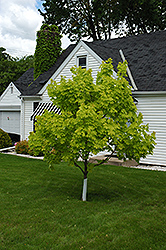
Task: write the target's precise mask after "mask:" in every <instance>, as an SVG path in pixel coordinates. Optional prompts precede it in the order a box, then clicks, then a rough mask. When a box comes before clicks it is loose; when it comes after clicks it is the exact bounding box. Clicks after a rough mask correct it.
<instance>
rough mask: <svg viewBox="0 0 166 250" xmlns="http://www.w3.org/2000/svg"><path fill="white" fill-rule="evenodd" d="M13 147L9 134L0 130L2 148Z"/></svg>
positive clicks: (0, 146) (0, 145)
mask: <svg viewBox="0 0 166 250" xmlns="http://www.w3.org/2000/svg"><path fill="white" fill-rule="evenodd" d="M10 146H12V140H11V138H10V136H9V135H8V133H6V132H5V131H3V130H2V129H0V148H7V147H10Z"/></svg>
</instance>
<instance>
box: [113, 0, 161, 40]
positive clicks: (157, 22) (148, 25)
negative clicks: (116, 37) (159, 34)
mask: <svg viewBox="0 0 166 250" xmlns="http://www.w3.org/2000/svg"><path fill="white" fill-rule="evenodd" d="M113 23H114V28H115V29H116V31H117V32H118V33H119V34H121V35H124V34H127V35H137V34H141V33H148V32H151V31H158V30H164V29H165V28H166V1H165V0H161V1H160V0H123V1H122V0H120V1H118V4H116V5H114V13H113Z"/></svg>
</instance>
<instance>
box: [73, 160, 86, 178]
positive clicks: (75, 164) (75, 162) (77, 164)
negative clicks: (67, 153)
mask: <svg viewBox="0 0 166 250" xmlns="http://www.w3.org/2000/svg"><path fill="white" fill-rule="evenodd" d="M74 165H75V166H76V167H77V168H79V169H80V170H81V172H82V173H83V174H84V175H85V172H84V170H83V169H82V168H81V167H80V166H79V165H78V164H77V163H76V162H74Z"/></svg>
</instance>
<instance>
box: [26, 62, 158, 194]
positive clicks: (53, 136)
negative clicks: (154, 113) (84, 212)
mask: <svg viewBox="0 0 166 250" xmlns="http://www.w3.org/2000/svg"><path fill="white" fill-rule="evenodd" d="M111 62H112V60H111V59H109V60H108V61H106V62H103V63H102V65H101V67H100V71H99V72H98V74H97V79H96V82H95V81H94V80H93V78H92V71H91V69H89V70H86V69H81V68H80V67H79V68H76V67H73V68H72V69H71V71H72V73H73V77H72V79H66V78H65V77H61V80H60V82H54V81H52V83H51V84H50V85H49V86H48V94H49V96H50V98H51V101H52V102H53V103H54V104H55V105H56V106H57V107H58V108H60V110H61V115H58V114H55V113H52V112H45V113H44V114H43V115H42V116H41V117H37V123H36V124H35V129H36V132H35V133H31V135H30V137H29V145H30V147H31V149H32V150H35V151H36V152H37V151H41V150H42V151H43V153H44V158H45V159H46V160H47V161H48V163H49V164H50V166H52V164H54V163H59V162H60V161H67V162H69V163H70V164H72V165H74V166H76V167H78V168H79V169H80V170H81V172H82V173H83V175H84V181H87V175H88V173H89V172H90V171H91V170H92V168H93V167H94V165H92V164H91V163H90V162H89V158H90V156H91V155H92V154H94V155H96V154H97V153H99V152H101V151H107V152H108V153H107V154H109V157H111V156H112V155H113V153H115V152H116V153H117V156H118V158H119V159H124V160H126V159H135V160H136V161H137V162H138V161H139V160H140V158H141V157H146V155H147V154H152V153H153V148H154V145H155V133H154V132H153V133H152V134H150V133H149V128H148V125H144V124H143V123H142V121H143V120H142V119H143V117H142V114H141V113H139V114H137V108H136V106H135V104H134V102H133V98H132V94H131V87H130V86H129V84H128V82H127V80H126V79H125V78H124V76H125V74H126V63H123V64H122V63H119V66H118V73H117V79H115V78H114V77H113V66H112V63H111ZM37 153H38V152H37ZM109 157H108V158H107V159H106V160H108V159H109ZM78 159H81V160H82V161H83V165H82V164H80V163H79V162H78ZM101 163H102V162H99V164H101ZM99 164H97V165H99ZM83 197H84V195H83ZM85 199H86V198H85Z"/></svg>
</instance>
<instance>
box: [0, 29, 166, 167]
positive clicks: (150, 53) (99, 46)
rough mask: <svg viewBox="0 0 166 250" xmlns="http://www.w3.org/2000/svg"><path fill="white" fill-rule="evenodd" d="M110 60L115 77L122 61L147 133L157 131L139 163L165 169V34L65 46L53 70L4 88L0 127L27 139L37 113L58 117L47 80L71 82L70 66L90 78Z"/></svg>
mask: <svg viewBox="0 0 166 250" xmlns="http://www.w3.org/2000/svg"><path fill="white" fill-rule="evenodd" d="M110 57H111V58H112V59H113V65H114V69H115V72H114V76H115V77H116V68H117V65H118V62H120V61H121V62H122V61H123V60H124V59H126V60H127V62H128V66H129V68H128V80H129V83H130V85H131V86H132V89H133V96H134V97H135V98H136V99H137V101H138V103H137V108H138V111H139V112H142V114H143V116H144V123H149V127H150V132H151V131H156V142H157V145H156V148H155V150H154V155H152V156H148V157H147V158H146V159H142V160H141V162H142V163H147V164H158V165H166V31H159V32H155V33H150V34H142V35H138V36H131V37H123V38H117V39H111V40H103V41H95V42H84V41H80V42H79V43H78V44H75V45H74V44H72V45H70V46H69V47H68V48H67V49H66V50H65V51H64V52H63V53H62V55H61V56H60V57H59V58H58V59H57V61H56V63H55V65H54V66H53V67H51V68H50V69H49V70H48V71H47V72H45V73H43V74H42V75H40V76H39V77H38V78H37V79H36V80H35V81H34V79H33V69H29V70H28V71H27V72H25V73H24V74H23V75H22V76H21V77H20V78H19V79H18V80H17V81H16V82H14V83H11V84H9V86H8V87H7V89H6V90H5V92H4V93H3V94H2V96H1V97H0V128H2V129H4V130H5V131H7V132H9V133H14V134H19V135H20V136H21V139H26V138H28V135H29V132H30V131H33V129H34V119H35V116H36V115H38V114H39V115H40V114H42V112H43V110H44V109H45V108H46V106H45V105H47V109H49V110H51V109H54V111H55V112H59V110H56V108H55V107H54V106H53V105H51V104H50V103H51V102H50V99H49V96H48V94H47V90H46V87H47V85H48V84H49V83H50V79H54V80H57V81H58V80H60V77H61V75H64V76H66V77H67V78H71V76H72V74H71V72H70V68H71V67H72V66H73V65H77V66H79V65H80V66H82V67H84V68H87V69H88V68H92V71H93V77H94V78H95V77H96V75H97V72H98V70H99V66H100V64H101V62H102V61H103V60H107V59H108V58H110ZM122 94H123V93H122ZM38 104H40V105H38Z"/></svg>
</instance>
